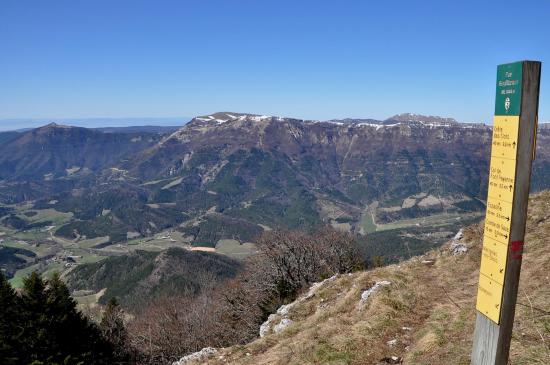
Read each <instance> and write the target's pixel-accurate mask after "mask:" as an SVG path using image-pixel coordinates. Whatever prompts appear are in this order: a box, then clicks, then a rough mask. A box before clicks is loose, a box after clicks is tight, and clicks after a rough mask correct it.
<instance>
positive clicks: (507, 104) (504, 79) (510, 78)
mask: <svg viewBox="0 0 550 365" xmlns="http://www.w3.org/2000/svg"><path fill="white" fill-rule="evenodd" d="M522 68H523V62H514V63H507V64H505V65H499V66H498V67H497V96H496V100H495V115H519V114H520V112H521V76H522Z"/></svg>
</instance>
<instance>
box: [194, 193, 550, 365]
mask: <svg viewBox="0 0 550 365" xmlns="http://www.w3.org/2000/svg"><path fill="white" fill-rule="evenodd" d="M482 234H483V225H482V223H481V224H479V225H474V226H471V227H469V228H467V229H466V230H465V232H464V238H463V239H462V241H463V242H465V243H466V244H467V245H468V246H469V250H468V252H467V253H465V254H462V255H456V256H454V255H452V254H451V253H450V250H449V247H448V246H446V247H443V248H442V249H440V250H434V251H432V252H429V253H428V254H426V255H424V256H423V257H417V258H413V259H411V260H408V261H406V262H403V263H401V264H400V265H392V266H387V267H383V268H377V269H374V270H370V271H365V272H358V273H353V274H344V275H340V276H339V277H338V279H337V280H334V281H330V282H328V283H327V284H325V285H323V286H322V287H321V288H320V289H319V290H318V291H317V292H316V294H315V295H314V296H313V297H311V298H309V299H306V300H303V301H301V302H300V303H299V304H297V305H296V306H294V307H293V308H292V309H291V310H290V315H289V317H290V318H291V319H292V320H293V321H294V323H293V324H291V325H290V326H289V327H287V328H286V329H285V330H284V331H282V332H280V333H278V334H270V335H267V336H266V337H264V338H261V339H257V340H255V341H253V342H251V343H249V344H247V345H244V346H233V347H230V348H225V349H221V350H219V351H218V353H217V354H215V355H213V356H211V358H209V359H208V360H203V361H201V363H208V364H243V365H244V364H254V365H260V364H385V363H387V362H385V361H384V360H383V359H388V358H389V357H391V356H398V357H401V358H403V363H404V364H418V365H420V364H469V363H470V362H469V361H470V360H469V357H470V351H471V347H472V335H473V330H474V320H475V298H476V288H477V281H478V273H479V261H480V251H481V244H482ZM549 237H550V192H543V193H539V194H536V195H533V196H532V198H531V200H530V205H529V219H528V228H527V236H526V239H525V242H526V245H525V253H524V258H523V268H522V274H521V282H520V288H519V295H518V306H517V310H516V321H515V325H514V332H513V339H512V346H511V354H510V363H511V364H514V365H522V364H549V363H550V346H549V345H550V278H549V276H550V245H549V244H548V239H549ZM427 259H434V260H435V264H433V265H426V264H423V263H422V261H423V260H427ZM379 280H388V281H390V282H391V285H389V286H387V287H384V288H382V289H381V290H380V291H378V292H377V293H375V294H374V295H373V296H372V297H371V298H370V299H369V300H368V301H367V304H366V306H365V307H364V308H363V309H361V308H359V306H358V303H359V299H360V296H361V293H362V291H364V290H365V289H368V288H369V287H371V286H372V284H373V283H374V282H376V281H379ZM404 327H408V328H404ZM409 328H410V329H409ZM394 339H396V340H397V342H396V344H395V345H393V346H390V345H388V344H387V342H388V341H390V340H394Z"/></svg>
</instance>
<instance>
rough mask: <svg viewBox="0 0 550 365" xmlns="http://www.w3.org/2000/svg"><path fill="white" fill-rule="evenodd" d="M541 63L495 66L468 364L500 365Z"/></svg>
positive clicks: (514, 284)
mask: <svg viewBox="0 0 550 365" xmlns="http://www.w3.org/2000/svg"><path fill="white" fill-rule="evenodd" d="M540 71H541V63H540V62H536V61H523V62H516V63H511V64H506V65H500V66H499V67H498V71H497V97H496V103H495V120H494V125H493V142H492V149H491V167H490V177H489V192H488V194H487V195H488V196H487V212H486V215H485V231H484V238H483V251H482V259H481V268H480V280H479V287H478V295H477V304H476V309H477V310H478V312H477V318H476V327H475V332H474V343H473V349H472V357H471V364H472V365H506V364H507V363H508V355H509V352H510V340H511V337H512V327H513V325H514V315H515V309H516V299H517V293H518V284H519V276H520V270H521V260H522V253H523V240H524V236H525V222H526V220H527V203H528V199H529V184H530V180H531V163H532V160H533V159H534V156H535V155H534V152H535V150H534V149H535V141H536V133H537V115H538V104H539V84H540Z"/></svg>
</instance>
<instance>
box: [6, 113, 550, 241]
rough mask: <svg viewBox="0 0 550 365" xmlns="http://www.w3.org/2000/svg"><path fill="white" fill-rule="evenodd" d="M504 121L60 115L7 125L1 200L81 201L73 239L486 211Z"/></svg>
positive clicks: (226, 232) (536, 179)
mask: <svg viewBox="0 0 550 365" xmlns="http://www.w3.org/2000/svg"><path fill="white" fill-rule="evenodd" d="M111 132H112V131H111ZM491 133H492V132H491V127H490V126H486V125H482V124H461V123H458V122H456V121H455V120H454V119H451V118H439V117H427V116H420V115H414V114H402V115H396V116H394V117H391V118H389V119H388V120H385V121H376V120H372V119H344V120H331V121H327V122H319V121H305V120H299V119H293V118H281V117H272V116H260V115H252V114H243V113H228V112H221V113H215V114H212V115H207V116H201V117H196V118H194V119H193V120H191V121H190V122H189V123H188V124H186V125H185V126H183V127H181V128H179V129H177V130H175V131H170V132H169V133H158V131H154V132H151V131H149V130H141V131H140V130H136V129H131V130H122V131H118V132H117V133H106V131H101V130H90V129H85V128H79V127H67V126H62V125H57V124H49V125H46V126H44V127H41V128H37V129H33V130H30V131H27V132H24V133H18V134H14V133H13V132H10V133H3V134H0V138H2V144H1V145H0V202H2V203H4V204H14V203H22V202H24V201H33V204H34V206H35V208H37V209H47V208H53V209H56V210H58V211H61V212H72V213H73V214H74V219H73V220H72V221H71V222H69V223H67V224H66V225H64V226H61V227H56V234H57V235H60V236H62V237H66V238H68V239H75V238H77V237H82V236H86V237H88V238H93V237H100V236H110V237H111V239H112V240H113V241H121V240H125V237H126V233H127V232H137V233H138V234H139V235H141V236H148V235H151V234H153V233H155V232H159V231H161V230H163V229H166V228H168V227H175V228H176V229H177V230H179V231H181V232H183V233H184V235H185V236H186V238H187V239H188V240H189V241H190V242H191V243H192V244H196V245H201V246H214V245H215V244H216V242H217V241H218V240H220V239H224V238H234V239H237V240H239V241H242V242H245V241H250V240H252V239H253V236H254V235H255V234H257V233H258V232H259V231H261V230H263V229H270V228H275V227H282V228H291V229H292V228H308V227H313V226H316V225H319V224H322V223H323V222H325V223H330V224H333V225H334V226H339V227H340V228H344V229H347V230H350V231H354V232H360V233H365V230H367V231H368V230H369V229H368V227H366V226H368V225H369V224H371V225H372V224H374V225H377V224H378V225H383V224H389V223H392V222H396V221H400V220H403V219H414V218H418V217H422V216H430V215H434V214H440V213H445V214H451V213H464V212H475V211H480V210H482V209H483V206H484V204H483V200H484V198H485V192H486V190H487V170H488V163H489V148H490V142H491ZM548 138H550V131H548V130H547V129H545V128H541V130H540V132H539V139H538V141H539V143H538V148H537V160H536V162H535V165H534V176H533V187H534V188H535V189H542V188H545V187H548V186H547V183H546V182H547V181H550V179H546V177H547V175H548V173H549V171H550V166H549V162H550V150H549V149H550V144H548V143H547V139H548Z"/></svg>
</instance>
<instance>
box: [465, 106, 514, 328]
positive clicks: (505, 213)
mask: <svg viewBox="0 0 550 365" xmlns="http://www.w3.org/2000/svg"><path fill="white" fill-rule="evenodd" d="M518 130H519V116H495V119H494V124H493V141H492V148H491V165H490V168H489V191H488V193H487V211H486V214H485V232H484V237H483V250H482V255H481V268H480V275H479V285H478V293H477V303H476V308H477V310H478V311H480V312H481V313H483V314H485V315H486V316H487V317H488V318H489V319H491V320H492V321H493V322H495V323H497V324H498V323H499V321H500V306H501V302H502V289H503V286H504V281H505V279H506V278H505V269H506V260H507V257H508V244H509V242H510V227H511V220H512V205H513V202H514V186H515V180H516V157H517V147H518V145H517V144H518Z"/></svg>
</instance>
